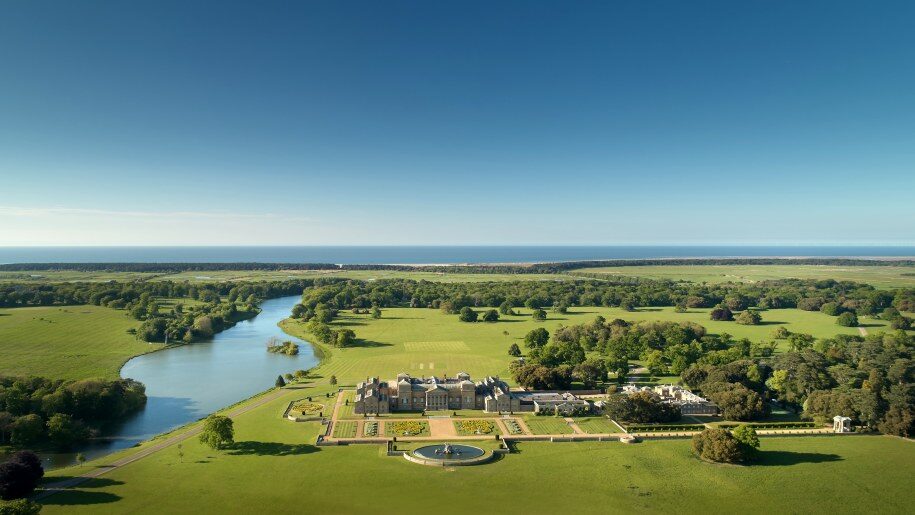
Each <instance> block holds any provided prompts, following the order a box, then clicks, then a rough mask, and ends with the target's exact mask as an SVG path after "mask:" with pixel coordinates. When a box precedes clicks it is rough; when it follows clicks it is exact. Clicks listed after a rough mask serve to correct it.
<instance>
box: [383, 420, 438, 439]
mask: <svg viewBox="0 0 915 515" xmlns="http://www.w3.org/2000/svg"><path fill="white" fill-rule="evenodd" d="M385 431H386V432H387V434H388V436H429V425H428V424H427V423H426V422H422V421H417V420H400V421H397V422H387V423H385Z"/></svg>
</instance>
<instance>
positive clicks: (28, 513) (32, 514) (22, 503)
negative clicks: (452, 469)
mask: <svg viewBox="0 0 915 515" xmlns="http://www.w3.org/2000/svg"><path fill="white" fill-rule="evenodd" d="M40 512H41V505H40V504H38V503H37V502H35V501H30V500H28V499H17V500H15V501H7V502H0V515H38V514H39V513H40Z"/></svg>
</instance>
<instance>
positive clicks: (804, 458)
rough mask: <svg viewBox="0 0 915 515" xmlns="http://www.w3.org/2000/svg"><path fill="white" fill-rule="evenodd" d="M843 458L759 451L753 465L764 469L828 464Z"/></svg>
mask: <svg viewBox="0 0 915 515" xmlns="http://www.w3.org/2000/svg"><path fill="white" fill-rule="evenodd" d="M843 459H844V458H842V457H841V456H839V455H838V454H825V453H818V452H791V451H761V452H760V453H759V460H758V461H757V462H756V463H755V464H754V465H757V466H764V467H786V466H790V465H798V464H800V463H828V462H832V461H842V460H843Z"/></svg>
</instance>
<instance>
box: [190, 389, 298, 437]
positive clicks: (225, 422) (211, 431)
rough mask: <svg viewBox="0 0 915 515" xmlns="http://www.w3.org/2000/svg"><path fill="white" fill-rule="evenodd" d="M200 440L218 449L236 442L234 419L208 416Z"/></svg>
mask: <svg viewBox="0 0 915 515" xmlns="http://www.w3.org/2000/svg"><path fill="white" fill-rule="evenodd" d="M280 379H282V377H281V378H280ZM200 442H201V443H203V444H206V445H208V446H209V447H210V448H211V449H214V450H217V451H218V450H220V449H222V448H223V447H225V446H226V445H231V444H233V443H235V427H234V426H233V424H232V419H231V418H229V417H224V416H222V415H210V416H209V417H207V418H206V420H205V421H204V422H203V432H201V433H200Z"/></svg>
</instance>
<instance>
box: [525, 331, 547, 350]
mask: <svg viewBox="0 0 915 515" xmlns="http://www.w3.org/2000/svg"><path fill="white" fill-rule="evenodd" d="M549 341H550V333H549V331H547V330H546V329H544V328H542V327H538V328H537V329H533V330H531V331H529V332H528V333H527V334H526V335H524V345H525V346H526V347H527V348H529V349H540V348H542V347H544V346H545V345H546V344H547V342H549Z"/></svg>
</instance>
